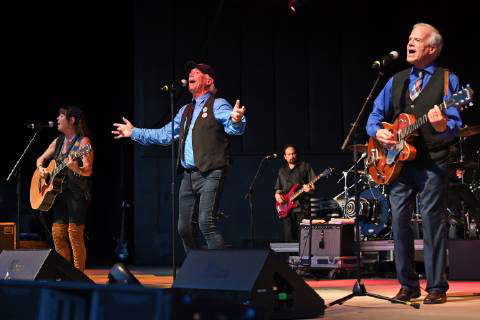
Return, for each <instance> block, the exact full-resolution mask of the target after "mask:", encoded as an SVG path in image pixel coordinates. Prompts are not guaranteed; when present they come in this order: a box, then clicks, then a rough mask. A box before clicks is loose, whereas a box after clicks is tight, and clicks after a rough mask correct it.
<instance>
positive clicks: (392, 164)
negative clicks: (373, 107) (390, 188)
mask: <svg viewBox="0 0 480 320" xmlns="http://www.w3.org/2000/svg"><path fill="white" fill-rule="evenodd" d="M415 121H416V119H415V117H414V116H413V115H411V114H407V113H401V114H400V115H399V116H398V117H397V118H396V119H395V121H394V122H393V124H390V123H388V122H383V123H382V124H383V128H384V129H387V130H389V131H390V132H391V133H392V134H393V135H394V136H395V137H396V138H397V137H398V133H399V132H401V131H403V130H405V128H406V127H408V126H410V125H412V124H414V123H415ZM414 138H415V135H411V136H409V137H408V138H407V139H406V140H402V141H398V138H397V144H396V145H395V146H393V147H391V148H390V149H386V148H385V147H384V146H383V144H382V143H381V142H380V141H378V140H377V139H375V138H373V137H370V139H369V141H368V158H367V159H368V160H367V165H368V173H369V174H370V176H371V177H372V179H373V181H375V183H377V184H381V185H383V184H386V185H388V184H390V183H392V182H393V181H394V180H395V179H396V178H397V177H398V175H399V174H400V171H401V170H402V167H403V164H404V162H405V161H411V160H413V159H415V157H416V156H417V149H416V148H415V147H414V146H412V145H411V144H410V143H411V141H412V140H413V139H414Z"/></svg>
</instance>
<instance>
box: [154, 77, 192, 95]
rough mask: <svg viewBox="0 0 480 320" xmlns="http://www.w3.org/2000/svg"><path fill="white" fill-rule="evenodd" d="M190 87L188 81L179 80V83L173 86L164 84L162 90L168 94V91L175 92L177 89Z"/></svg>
mask: <svg viewBox="0 0 480 320" xmlns="http://www.w3.org/2000/svg"><path fill="white" fill-rule="evenodd" d="M187 85H188V81H187V80H185V79H181V80H178V81H177V82H175V83H173V84H171V85H168V84H164V85H163V86H162V87H161V88H160V90H162V91H164V92H167V91H170V90H175V89H177V88H182V87H186V86H187Z"/></svg>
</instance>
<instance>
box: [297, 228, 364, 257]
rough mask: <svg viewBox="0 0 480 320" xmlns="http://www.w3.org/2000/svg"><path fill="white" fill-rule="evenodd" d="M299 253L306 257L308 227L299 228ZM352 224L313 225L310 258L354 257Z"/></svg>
mask: <svg viewBox="0 0 480 320" xmlns="http://www.w3.org/2000/svg"><path fill="white" fill-rule="evenodd" d="M300 228H301V230H300V241H299V245H300V251H303V252H305V253H306V254H307V255H308V249H309V245H310V244H309V243H308V241H309V236H310V225H309V224H302V225H301V226H300ZM354 242H355V241H354V225H353V224H344V225H342V224H314V225H313V230H312V256H324V257H344V256H354V255H355V254H354V252H353V243H354Z"/></svg>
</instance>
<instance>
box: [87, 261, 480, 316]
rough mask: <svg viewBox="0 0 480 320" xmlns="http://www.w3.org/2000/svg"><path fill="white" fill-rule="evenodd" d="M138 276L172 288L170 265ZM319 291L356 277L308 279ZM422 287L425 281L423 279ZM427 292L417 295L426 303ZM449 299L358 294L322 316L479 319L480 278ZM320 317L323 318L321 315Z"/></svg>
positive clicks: (383, 283) (374, 285) (462, 284)
mask: <svg viewBox="0 0 480 320" xmlns="http://www.w3.org/2000/svg"><path fill="white" fill-rule="evenodd" d="M128 268H129V270H130V271H131V272H132V273H133V274H134V275H135V277H136V278H137V279H138V280H139V281H140V282H141V283H142V284H143V285H145V286H147V287H155V288H169V287H170V286H171V285H172V282H173V279H172V276H171V273H170V270H169V269H162V268H144V267H142V268H140V267H130V266H129V267H128ZM108 272H109V269H107V268H98V269H87V270H86V272H85V273H86V274H87V275H88V276H89V277H90V278H91V279H92V280H94V281H95V282H96V283H98V284H105V283H106V282H107V280H108ZM306 282H307V284H308V285H310V286H311V287H312V288H313V289H315V291H316V292H317V293H318V294H319V295H320V296H321V297H322V298H323V299H324V300H325V304H326V305H328V304H329V303H330V302H332V301H334V300H336V299H339V298H342V297H344V296H346V295H348V294H350V293H351V292H352V287H353V285H354V284H355V279H338V280H310V279H306ZM364 283H365V287H366V289H367V291H368V292H370V293H374V294H379V295H384V296H388V297H391V296H394V295H395V294H396V293H397V291H398V288H399V287H398V283H397V281H396V280H395V279H373V278H368V279H365V280H364ZM421 286H422V288H424V287H425V282H424V281H422V283H421ZM425 295H426V293H425V292H424V291H422V297H421V298H419V299H416V301H418V302H419V303H422V300H423V298H424V297H425ZM447 296H448V301H447V303H445V304H442V305H424V304H421V306H420V309H418V310H417V309H414V308H412V307H410V306H405V305H398V304H392V303H390V302H388V301H384V300H380V299H376V298H370V297H354V298H353V299H351V300H349V301H347V302H345V304H343V305H335V306H332V307H329V308H327V309H326V310H325V316H324V317H323V318H322V319H369V320H377V319H378V320H380V319H381V320H384V319H388V320H400V319H401V320H404V319H435V320H443V319H445V320H447V319H448V320H456V319H472V320H473V319H475V320H476V319H479V318H480V315H479V314H480V281H450V290H449V291H448V294H447ZM319 319H320V318H319Z"/></svg>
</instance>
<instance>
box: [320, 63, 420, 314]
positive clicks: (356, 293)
mask: <svg viewBox="0 0 480 320" xmlns="http://www.w3.org/2000/svg"><path fill="white" fill-rule="evenodd" d="M383 75H384V68H383V67H382V68H380V69H379V72H378V75H377V79H376V80H375V82H374V84H373V87H372V89H371V90H370V93H369V94H368V96H367V98H366V99H365V102H364V103H363V106H362V109H361V110H360V112H359V114H358V116H357V118H356V119H355V122H354V123H353V124H352V126H351V128H350V131H349V133H348V135H347V137H346V138H345V141H344V142H343V145H342V148H341V149H342V150H343V151H345V149H346V148H347V146H348V145H349V144H350V142H351V141H350V140H351V139H352V137H354V140H355V138H356V137H357V135H358V133H357V130H358V128H359V125H360V121H361V120H362V118H363V115H364V114H365V111H366V109H367V105H368V104H369V103H370V101H371V100H372V98H373V92H374V91H375V89H376V88H377V86H378V84H379V83H380V80H381V79H382V77H383ZM355 142H356V141H353V163H354V171H353V173H354V183H355V211H356V219H355V245H356V251H357V252H356V257H357V281H356V282H355V284H354V286H353V288H352V293H351V294H349V295H347V296H345V297H343V298H340V299H337V300H335V301H333V302H331V303H329V304H328V307H332V306H334V305H336V304H343V303H345V302H346V301H348V300H350V299H352V298H353V297H361V296H369V297H372V298H377V299H382V300H387V301H390V302H394V303H399V304H405V305H409V306H411V307H413V308H415V309H419V308H420V304H419V303H414V302H410V301H401V300H397V299H393V298H389V297H385V296H381V295H378V294H374V293H369V292H367V289H366V288H365V285H364V283H363V280H362V278H361V266H360V258H361V256H360V224H359V219H358V214H359V209H360V205H359V200H360V199H359V194H358V172H357V163H358V159H357V148H356V144H355Z"/></svg>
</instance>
